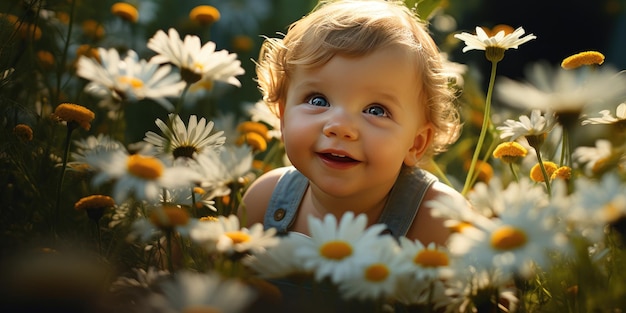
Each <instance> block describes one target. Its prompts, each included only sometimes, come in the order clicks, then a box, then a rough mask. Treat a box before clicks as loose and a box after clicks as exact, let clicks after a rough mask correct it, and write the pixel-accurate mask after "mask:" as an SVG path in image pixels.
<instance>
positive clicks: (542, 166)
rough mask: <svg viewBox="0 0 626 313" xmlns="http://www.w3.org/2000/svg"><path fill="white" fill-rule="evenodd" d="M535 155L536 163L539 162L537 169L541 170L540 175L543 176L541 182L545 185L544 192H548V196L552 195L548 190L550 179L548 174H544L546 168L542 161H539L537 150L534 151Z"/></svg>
mask: <svg viewBox="0 0 626 313" xmlns="http://www.w3.org/2000/svg"><path fill="white" fill-rule="evenodd" d="M535 153H537V162H539V168H540V169H541V174H542V175H543V181H544V182H545V183H546V190H547V191H548V196H550V195H551V194H552V191H551V190H550V177H548V172H546V167H545V166H544V165H543V161H542V160H541V152H539V150H538V149H535Z"/></svg>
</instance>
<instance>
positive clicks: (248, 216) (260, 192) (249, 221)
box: [237, 167, 288, 227]
mask: <svg viewBox="0 0 626 313" xmlns="http://www.w3.org/2000/svg"><path fill="white" fill-rule="evenodd" d="M287 169H288V168H286V167H281V168H277V169H273V170H271V171H269V172H267V173H265V174H263V175H261V176H260V177H259V178H257V179H256V180H255V181H254V182H252V184H251V185H250V186H249V187H248V189H247V190H246V192H245V193H244V195H243V200H242V203H241V205H240V206H239V209H238V210H237V215H239V219H240V220H241V224H242V226H246V227H247V226H250V225H253V224H255V223H263V217H264V216H265V211H266V210H267V206H268V204H269V203H270V198H271V197H272V192H273V191H274V187H276V183H277V182H278V179H279V178H280V176H281V175H282V174H283V173H284V172H285V170H287Z"/></svg>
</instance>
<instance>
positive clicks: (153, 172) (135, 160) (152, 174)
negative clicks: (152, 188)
mask: <svg viewBox="0 0 626 313" xmlns="http://www.w3.org/2000/svg"><path fill="white" fill-rule="evenodd" d="M126 166H127V168H128V172H130V173H131V174H133V175H135V176H137V177H140V178H143V179H148V180H154V179H157V178H159V177H161V174H163V163H161V161H159V159H157V158H155V157H151V156H142V155H138V154H133V155H130V156H129V157H128V161H127V162H126Z"/></svg>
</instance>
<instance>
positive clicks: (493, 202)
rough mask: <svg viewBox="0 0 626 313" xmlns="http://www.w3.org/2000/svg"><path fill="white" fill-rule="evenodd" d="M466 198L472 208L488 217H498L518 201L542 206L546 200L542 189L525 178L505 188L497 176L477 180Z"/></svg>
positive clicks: (531, 205) (529, 205)
mask: <svg viewBox="0 0 626 313" xmlns="http://www.w3.org/2000/svg"><path fill="white" fill-rule="evenodd" d="M467 198H468V199H469V201H470V202H471V203H472V207H473V208H474V210H476V211H478V212H481V213H482V215H484V216H486V217H489V218H494V217H498V216H500V215H501V214H503V213H504V211H506V210H510V209H511V207H513V206H515V207H517V206H518V205H517V204H519V203H528V206H527V207H529V208H531V207H533V206H535V207H537V206H544V205H545V204H546V203H547V201H548V197H547V196H546V193H545V191H544V189H543V188H542V187H541V186H539V185H537V184H534V183H533V182H531V181H530V180H529V179H526V178H524V179H521V180H519V181H518V182H516V183H512V184H509V185H508V186H506V188H504V186H503V184H502V182H501V181H500V179H499V178H498V177H494V178H492V179H491V180H490V181H489V183H484V182H479V183H477V184H476V186H474V189H473V190H472V191H470V193H469V194H468V195H467Z"/></svg>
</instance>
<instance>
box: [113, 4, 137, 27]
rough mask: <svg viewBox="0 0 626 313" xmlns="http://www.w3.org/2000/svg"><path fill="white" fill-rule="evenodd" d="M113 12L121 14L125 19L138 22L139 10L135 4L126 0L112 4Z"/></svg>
mask: <svg viewBox="0 0 626 313" xmlns="http://www.w3.org/2000/svg"><path fill="white" fill-rule="evenodd" d="M111 13H113V14H114V15H117V16H119V17H120V18H122V19H123V20H126V21H129V22H132V23H137V21H138V20H139V11H137V8H135V7H134V6H133V5H131V4H129V3H124V2H117V3H114V4H113V5H112V6H111Z"/></svg>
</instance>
